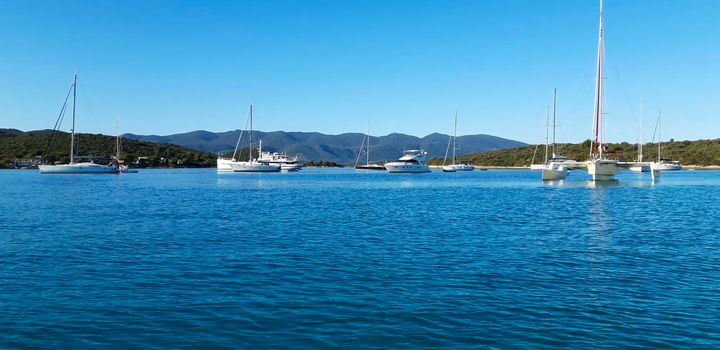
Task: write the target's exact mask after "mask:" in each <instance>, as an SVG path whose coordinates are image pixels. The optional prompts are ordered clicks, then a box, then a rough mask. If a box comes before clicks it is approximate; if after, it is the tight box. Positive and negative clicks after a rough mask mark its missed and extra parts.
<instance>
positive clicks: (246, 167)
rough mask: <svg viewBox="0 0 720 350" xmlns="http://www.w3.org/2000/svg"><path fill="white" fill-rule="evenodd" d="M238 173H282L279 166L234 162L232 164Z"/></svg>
mask: <svg viewBox="0 0 720 350" xmlns="http://www.w3.org/2000/svg"><path fill="white" fill-rule="evenodd" d="M230 166H231V167H232V169H233V171H234V172H236V173H276V172H278V171H280V167H279V166H277V165H270V164H265V163H256V162H233V163H232V164H230Z"/></svg>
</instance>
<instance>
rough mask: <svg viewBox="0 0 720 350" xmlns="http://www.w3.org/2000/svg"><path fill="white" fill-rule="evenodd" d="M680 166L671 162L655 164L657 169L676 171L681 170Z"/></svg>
mask: <svg viewBox="0 0 720 350" xmlns="http://www.w3.org/2000/svg"><path fill="white" fill-rule="evenodd" d="M682 168H683V167H682V165H680V164H672V163H660V164H657V170H658V171H678V170H682Z"/></svg>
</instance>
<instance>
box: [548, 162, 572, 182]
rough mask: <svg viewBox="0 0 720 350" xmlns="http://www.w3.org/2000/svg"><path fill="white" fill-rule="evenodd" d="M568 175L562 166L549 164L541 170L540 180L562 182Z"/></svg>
mask: <svg viewBox="0 0 720 350" xmlns="http://www.w3.org/2000/svg"><path fill="white" fill-rule="evenodd" d="M567 175H568V170H567V169H566V168H565V167H563V166H562V165H559V164H556V163H549V164H548V165H546V166H544V167H543V169H542V180H543V181H554V180H562V179H564V178H566V177H567Z"/></svg>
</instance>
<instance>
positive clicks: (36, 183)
mask: <svg viewBox="0 0 720 350" xmlns="http://www.w3.org/2000/svg"><path fill="white" fill-rule="evenodd" d="M585 179H586V174H582V173H580V172H577V173H574V174H573V175H571V176H570V177H569V178H568V180H567V181H565V183H563V184H543V183H541V181H540V180H539V173H536V172H530V171H484V172H481V171H475V172H471V173H455V174H444V173H440V172H433V173H431V174H424V175H391V174H387V173H384V172H381V173H377V172H369V173H365V172H356V171H354V170H321V169H305V170H302V171H301V172H299V173H290V174H220V175H219V174H216V173H215V171H214V170H212V169H205V170H141V172H140V173H139V174H122V175H117V176H115V175H111V176H105V175H95V176H84V175H74V176H62V175H39V174H38V173H36V172H32V171H2V172H0V185H2V193H3V197H2V201H0V222H1V223H2V224H1V225H2V226H1V227H0V347H10V348H15V347H17V348H23V347H44V348H108V347H117V348H130V347H138V348H175V347H239V348H297V347H312V348H322V347H352V348H406V347H407V348H415V347H425V348H429V347H437V348H448V347H471V348H549V349H554V348H563V347H565V348H617V347H623V348H630V347H640V348H671V347H675V348H718V347H720V216H719V215H718V214H720V172H715V171H684V172H678V173H665V174H663V177H662V180H661V181H660V182H659V183H658V184H656V185H652V184H650V182H649V179H648V177H647V175H642V176H639V175H636V174H630V173H627V174H622V175H620V176H619V179H620V181H619V182H618V183H617V184H615V185H610V186H595V187H593V186H591V185H590V184H589V183H588V182H585V181H584V180H585Z"/></svg>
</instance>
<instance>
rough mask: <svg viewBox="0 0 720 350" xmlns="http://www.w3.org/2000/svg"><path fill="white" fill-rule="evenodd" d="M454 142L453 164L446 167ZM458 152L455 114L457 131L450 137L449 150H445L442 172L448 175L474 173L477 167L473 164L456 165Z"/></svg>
mask: <svg viewBox="0 0 720 350" xmlns="http://www.w3.org/2000/svg"><path fill="white" fill-rule="evenodd" d="M451 141H452V148H453V150H452V164H450V165H445V162H446V161H447V157H448V150H449V149H450V142H451ZM456 150H457V112H455V131H454V132H453V136H451V137H450V139H449V140H448V148H447V149H446V150H445V159H443V166H442V170H443V171H444V172H446V173H454V172H456V171H473V170H475V167H474V166H473V165H472V164H469V163H467V162H462V163H460V164H457V163H456V158H455V151H456Z"/></svg>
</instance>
